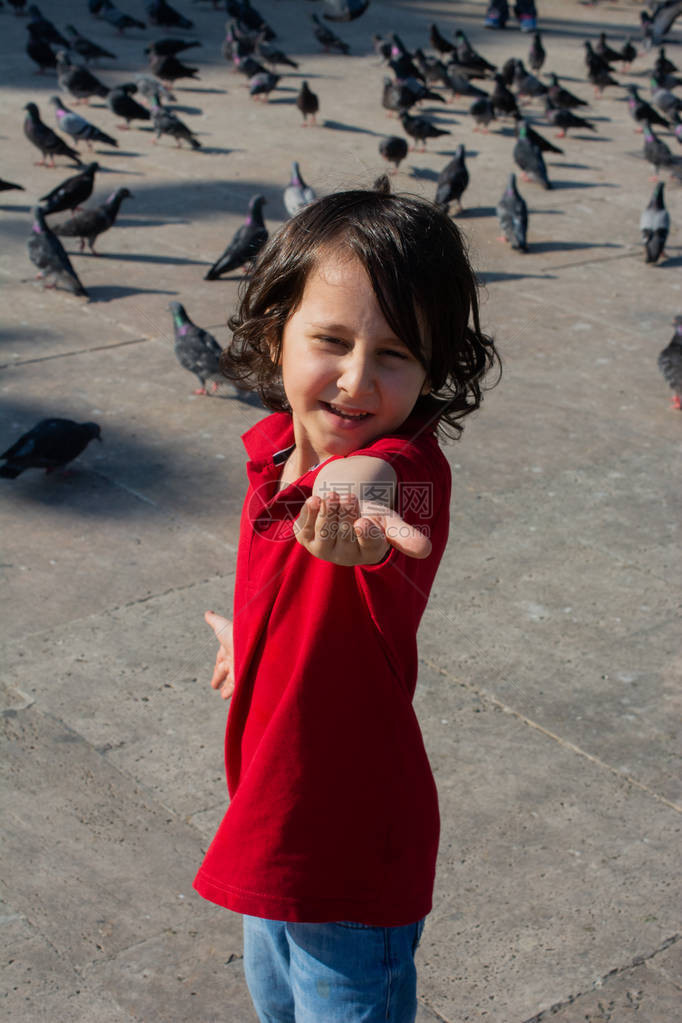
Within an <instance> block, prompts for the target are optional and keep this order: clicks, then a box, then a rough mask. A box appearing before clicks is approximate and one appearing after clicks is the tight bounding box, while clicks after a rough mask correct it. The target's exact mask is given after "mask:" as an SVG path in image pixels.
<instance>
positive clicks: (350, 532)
mask: <svg viewBox="0 0 682 1023" xmlns="http://www.w3.org/2000/svg"><path fill="white" fill-rule="evenodd" d="M358 515H359V507H358V499H357V497H356V496H355V494H345V495H344V496H343V497H342V499H341V502H340V504H339V523H338V535H339V540H341V541H342V542H348V541H351V542H352V543H355V541H356V540H357V536H356V535H355V530H354V529H353V523H354V522H355V520H356V519H357V517H358Z"/></svg>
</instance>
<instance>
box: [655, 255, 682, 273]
mask: <svg viewBox="0 0 682 1023" xmlns="http://www.w3.org/2000/svg"><path fill="white" fill-rule="evenodd" d="M658 265H659V266H661V267H664V268H665V269H666V270H667V269H668V268H669V267H673V266H682V256H671V257H670V258H669V259H664V260H663V261H662V262H659V264H658Z"/></svg>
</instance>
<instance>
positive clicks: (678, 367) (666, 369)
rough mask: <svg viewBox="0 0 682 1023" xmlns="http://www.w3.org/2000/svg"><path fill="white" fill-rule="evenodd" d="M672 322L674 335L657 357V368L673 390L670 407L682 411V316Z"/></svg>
mask: <svg viewBox="0 0 682 1023" xmlns="http://www.w3.org/2000/svg"><path fill="white" fill-rule="evenodd" d="M673 322H674V326H675V333H674V334H673V336H672V339H671V341H670V344H669V345H666V347H665V348H664V349H663V351H662V352H661V353H660V354H659V356H658V368H659V369H660V371H661V373H662V374H663V376H664V377H665V379H666V380H667V381H668V383H669V384H670V386H671V388H672V390H673V397H672V399H671V401H672V407H673V408H674V409H678V410H680V411H682V316H676V317H675V319H674V321H673Z"/></svg>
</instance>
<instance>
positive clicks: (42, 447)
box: [0, 419, 102, 480]
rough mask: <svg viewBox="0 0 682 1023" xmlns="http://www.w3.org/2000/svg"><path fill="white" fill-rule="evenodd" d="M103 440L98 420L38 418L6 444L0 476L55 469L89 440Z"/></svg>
mask: <svg viewBox="0 0 682 1023" xmlns="http://www.w3.org/2000/svg"><path fill="white" fill-rule="evenodd" d="M94 438H96V439H97V440H98V441H101V440H102V437H101V430H100V427H99V426H98V424H97V423H75V422H74V421H73V420H72V419H41V420H40V422H39V423H36V425H35V426H34V427H33V428H32V429H31V430H29V431H28V432H27V433H24V434H22V436H21V437H20V438H19V440H18V441H16V442H15V443H14V444H12V446H11V447H9V448H7V451H5V453H4V454H2V455H0V458H4V459H5V464H4V465H3V466H1V467H0V476H4V478H5V479H10V480H13V479H16V478H17V476H20V475H21V473H22V472H25V471H26V469H45V470H46V472H48V473H50V472H54V470H55V469H61V468H63V467H64V466H65V465H68V463H69V462H72V461H73V460H74V458H77V457H78V455H80V454H81V452H82V451H85V449H86V447H87V446H88V444H89V443H90V441H91V440H93V439H94Z"/></svg>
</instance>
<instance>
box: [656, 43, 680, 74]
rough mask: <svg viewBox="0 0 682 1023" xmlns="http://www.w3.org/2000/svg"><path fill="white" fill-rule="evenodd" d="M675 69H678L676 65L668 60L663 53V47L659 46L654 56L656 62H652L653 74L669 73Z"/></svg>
mask: <svg viewBox="0 0 682 1023" xmlns="http://www.w3.org/2000/svg"><path fill="white" fill-rule="evenodd" d="M677 70H678V67H677V65H676V64H673V62H672V61H671V60H668V58H667V57H666V55H665V47H664V46H661V48H660V50H659V51H658V57H656V62H655V63H654V67H653V74H655V75H670V74H672V73H673V72H674V71H677Z"/></svg>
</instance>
